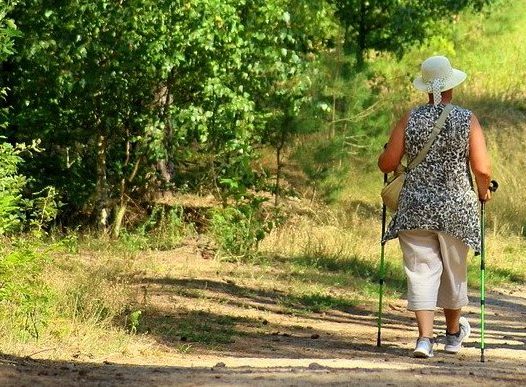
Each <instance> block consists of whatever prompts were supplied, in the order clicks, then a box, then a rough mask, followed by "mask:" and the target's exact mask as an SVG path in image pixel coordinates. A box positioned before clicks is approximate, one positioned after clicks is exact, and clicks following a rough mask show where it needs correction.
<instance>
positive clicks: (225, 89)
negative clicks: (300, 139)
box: [2, 0, 331, 229]
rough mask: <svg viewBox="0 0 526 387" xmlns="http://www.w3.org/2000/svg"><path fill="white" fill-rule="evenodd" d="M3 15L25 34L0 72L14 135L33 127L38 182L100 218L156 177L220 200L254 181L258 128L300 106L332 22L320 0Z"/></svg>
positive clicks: (38, 8)
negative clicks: (38, 149)
mask: <svg viewBox="0 0 526 387" xmlns="http://www.w3.org/2000/svg"><path fill="white" fill-rule="evenodd" d="M10 15H11V17H12V18H14V19H15V20H16V21H17V23H18V25H19V28H20V30H21V31H22V33H23V39H21V40H20V41H19V42H17V45H16V52H17V54H16V56H15V57H14V59H11V60H10V61H9V67H10V69H11V71H10V72H9V73H7V74H5V75H3V76H2V78H3V79H2V81H4V82H5V83H6V84H8V85H9V86H10V87H11V88H12V100H13V105H14V106H13V114H12V118H13V119H12V129H13V130H12V132H11V136H12V137H13V138H14V139H15V140H16V141H26V140H27V139H29V138H33V137H34V136H35V135H37V136H38V137H40V138H42V141H43V146H44V148H45V149H46V151H45V152H44V153H43V154H42V155H41V156H40V157H39V158H38V159H35V160H33V161H32V162H31V163H30V164H29V165H28V170H29V171H30V173H31V174H35V175H36V173H35V172H36V171H39V173H38V177H39V178H38V182H37V183H38V184H36V186H37V187H43V186H46V185H49V183H50V182H51V181H52V182H53V185H55V186H57V188H58V190H59V193H60V195H61V197H62V198H63V201H64V202H66V203H67V206H68V208H69V210H73V211H75V212H79V211H87V212H89V213H91V214H92V215H93V214H96V215H98V216H99V218H101V219H102V218H103V217H102V214H103V213H104V214H110V215H111V214H121V213H122V209H124V208H126V205H127V204H128V203H129V199H130V198H132V199H136V200H138V201H141V200H142V199H143V198H145V197H147V194H148V193H149V192H151V191H152V190H155V189H158V187H159V186H160V185H161V181H162V180H165V183H170V185H169V186H170V187H172V188H178V187H190V189H195V190H200V191H201V190H203V189H205V190H214V192H216V193H217V194H218V195H219V196H221V198H222V199H223V200H226V198H227V197H229V196H230V195H231V192H230V191H229V190H228V188H229V186H228V185H223V184H221V183H220V182H221V181H222V180H223V179H232V180H234V181H236V182H237V184H239V185H243V186H245V187H254V186H258V185H259V184H260V179H261V178H262V177H264V176H262V175H260V174H257V173H255V172H254V165H253V160H254V159H255V158H257V156H258V155H257V147H258V145H260V144H261V143H269V142H270V143H272V142H274V140H273V139H272V136H271V134H272V133H273V132H272V131H269V130H265V129H267V128H274V129H275V128H281V127H282V125H281V124H280V122H281V121H282V118H281V117H290V116H291V115H292V116H294V115H296V114H297V111H298V108H299V106H300V104H301V101H302V100H303V99H304V95H305V93H306V86H308V80H307V79H306V78H305V76H304V74H303V73H304V72H305V69H306V68H307V67H308V64H309V62H310V61H312V59H313V58H314V56H313V55H314V53H315V52H316V51H318V50H319V49H320V48H321V47H322V46H323V43H322V42H323V41H324V40H325V39H327V36H328V33H327V31H324V30H323V29H324V28H325V27H328V26H329V25H331V24H330V22H329V20H330V15H331V12H330V8H329V7H328V6H327V4H326V3H325V2H324V1H321V0H319V1H315V2H313V3H312V4H309V5H301V6H299V7H298V6H297V4H296V3H295V2H292V1H286V0H275V1H271V2H268V1H262V0H258V1H250V2H247V1H238V0H235V1H234V0H228V1H220V0H192V1H187V2H184V3H182V2H173V1H168V0H163V1H153V0H134V1H131V2H126V3H122V2H121V3H118V2H117V3H116V2H113V1H107V0H105V1H102V2H100V1H99V2H96V3H93V2H87V1H81V2H66V3H62V4H60V5H58V6H53V7H52V8H51V7H49V6H48V4H47V2H45V1H42V0H21V1H20V3H19V4H18V5H17V7H16V8H15V9H14V10H13V11H12V12H11V13H10ZM285 128H286V127H285ZM15 129H16V130H15ZM287 131H288V129H287ZM42 171H44V173H42ZM36 189H40V188H36ZM110 217H111V216H110ZM115 218H116V219H122V217H119V215H115ZM115 227H116V228H117V229H118V228H119V227H120V226H119V225H115Z"/></svg>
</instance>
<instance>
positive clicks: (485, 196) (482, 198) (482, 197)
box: [479, 188, 491, 203]
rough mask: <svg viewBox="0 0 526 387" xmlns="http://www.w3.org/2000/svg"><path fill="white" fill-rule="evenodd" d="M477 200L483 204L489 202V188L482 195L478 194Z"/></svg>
mask: <svg viewBox="0 0 526 387" xmlns="http://www.w3.org/2000/svg"><path fill="white" fill-rule="evenodd" d="M479 200H480V201H481V202H484V203H485V202H487V201H489V200H491V191H490V190H489V188H488V190H487V191H486V193H484V194H483V195H480V193H479Z"/></svg>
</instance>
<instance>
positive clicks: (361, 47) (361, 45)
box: [356, 0, 367, 70]
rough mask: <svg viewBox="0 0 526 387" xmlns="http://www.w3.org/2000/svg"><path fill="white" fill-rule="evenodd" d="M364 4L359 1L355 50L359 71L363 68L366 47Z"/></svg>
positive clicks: (362, 0) (362, 1)
mask: <svg viewBox="0 0 526 387" xmlns="http://www.w3.org/2000/svg"><path fill="white" fill-rule="evenodd" d="M366 13H367V10H366V4H365V0H361V1H360V27H359V29H358V48H357V50H356V67H357V68H358V69H359V70H361V69H363V66H364V63H365V61H364V55H365V49H366V45H367V39H366V37H367V31H366V29H365V23H366V20H365V18H366Z"/></svg>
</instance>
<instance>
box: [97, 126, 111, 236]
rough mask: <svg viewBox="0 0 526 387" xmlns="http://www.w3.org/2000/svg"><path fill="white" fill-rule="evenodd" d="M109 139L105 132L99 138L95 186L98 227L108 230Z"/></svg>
mask: <svg viewBox="0 0 526 387" xmlns="http://www.w3.org/2000/svg"><path fill="white" fill-rule="evenodd" d="M107 150H108V139H107V138H106V136H104V135H103V134H100V135H99V138H98V140H97V184H96V188H95V211H96V219H97V228H99V229H100V230H102V231H104V232H106V231H107V226H108V217H109V213H108V182H107V171H106V155H107Z"/></svg>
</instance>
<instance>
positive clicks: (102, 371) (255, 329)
mask: <svg viewBox="0 0 526 387" xmlns="http://www.w3.org/2000/svg"><path fill="white" fill-rule="evenodd" d="M167 254H168V253H166V254H164V255H158V256H157V257H155V259H157V261H154V262H153V263H154V264H157V265H158V266H160V267H163V265H167V266H166V267H169V266H170V265H175V264H176V263H175V261H174V260H172V259H171V258H170V255H169V254H168V255H167ZM170 254H171V253H170ZM178 254H179V258H180V259H178V260H177V262H184V265H188V264H189V261H191V260H196V261H195V262H204V260H203V258H202V257H200V256H196V255H195V254H193V253H192V252H190V251H187V252H186V253H185V252H184V251H180V252H178ZM185 254H186V255H185ZM181 257H183V258H181ZM145 259H148V260H149V262H150V263H151V262H152V261H151V260H152V257H151V256H150V257H145ZM199 260H200V261H199ZM207 262H208V263H207V264H206V267H207V269H206V270H201V271H199V270H197V271H194V272H192V273H188V277H186V278H181V276H180V273H179V274H178V278H175V277H174V276H173V275H172V274H170V273H169V272H166V273H165V274H164V275H161V274H159V272H158V274H155V275H154V274H152V273H151V272H149V271H148V270H145V271H144V272H143V273H142V274H141V275H139V276H138V277H137V278H136V281H137V284H136V286H137V288H138V289H147V291H145V292H147V294H146V293H145V294H144V295H143V296H144V298H147V299H148V300H147V302H148V307H147V308H146V309H145V312H144V314H145V316H144V321H143V325H144V327H143V332H142V333H141V334H140V336H141V339H143V340H146V341H148V343H149V345H150V349H151V350H150V351H144V350H142V351H135V352H134V351H128V352H127V353H119V354H113V355H108V356H106V357H105V358H104V359H91V358H90V357H89V356H84V355H82V354H80V355H79V354H74V355H73V354H63V356H62V359H58V360H57V359H54V360H51V359H46V358H45V357H46V353H45V351H43V352H41V353H38V354H34V355H33V356H29V357H15V356H11V355H2V356H0V385H2V386H57V385H58V386H64V387H65V386H135V385H137V386H145V385H152V386H172V385H181V386H202V385H206V386H221V385H257V386H269V385H272V386H274V385H279V386H281V385H284V386H296V385H301V386H319V385H345V386H348V385H360V386H361V385H371V386H399V385H400V386H407V385H449V386H461V385H462V386H464V385H488V386H500V385H503V386H505V385H509V386H512V385H513V386H517V385H526V299H525V298H524V295H525V294H526V293H525V291H524V290H525V289H524V288H515V289H511V288H507V289H501V290H494V291H492V292H488V294H487V309H486V311H487V313H486V324H487V325H486V353H485V355H486V359H485V360H486V361H485V362H484V363H482V362H481V361H480V349H479V314H478V313H479V306H478V305H479V298H478V295H477V294H475V293H473V294H472V295H471V305H470V306H469V307H468V308H466V309H465V312H466V316H467V317H468V319H469V320H470V322H471V324H472V328H473V332H472V336H471V337H470V338H469V339H468V340H467V342H466V344H465V348H464V349H463V350H462V351H461V352H460V353H459V354H457V355H449V354H446V353H444V352H443V351H442V348H443V344H438V345H437V346H436V347H435V357H434V358H431V359H426V360H422V359H413V358H412V357H411V356H410V355H411V350H412V348H413V345H414V339H415V335H416V333H415V326H414V321H413V318H412V314H411V313H410V312H407V311H406V310H405V301H404V300H399V301H398V300H396V301H393V300H389V301H387V302H386V303H385V305H384V306H385V308H384V310H385V313H384V326H383V329H382V346H381V347H377V346H376V337H377V327H376V305H375V303H374V302H373V301H372V302H371V303H370V304H367V305H363V306H361V307H354V308H348V309H346V310H330V311H325V312H320V313H314V312H306V313H301V314H298V313H289V312H288V311H287V310H286V309H284V308H283V307H282V306H281V305H280V304H279V302H278V299H279V293H280V292H279V291H278V290H261V289H259V290H254V289H252V291H247V289H244V288H243V284H242V283H234V282H233V281H232V280H231V279H227V280H221V279H220V278H215V277H213V276H212V274H211V273H212V272H213V271H214V270H216V267H215V266H214V265H215V264H214V263H211V262H213V261H207ZM181 264H182V263H181ZM161 272H162V270H161ZM181 288H184V289H185V291H186V293H184V292H181ZM192 292H194V293H196V292H197V293H198V297H197V296H196V297H194V298H192V297H191V296H192V294H194V293H192ZM194 296H195V294H194ZM189 315H193V317H194V320H189V321H190V322H192V321H193V322H194V324H195V323H198V322H199V319H203V320H205V321H208V322H210V323H217V324H219V328H221V324H226V325H225V329H227V328H228V329H229V330H230V331H231V333H232V334H231V336H229V337H227V339H226V340H224V341H223V342H220V341H219V342H215V343H212V344H210V343H207V344H202V343H199V342H193V341H192V340H191V338H185V337H181V336H174V335H170V329H167V328H166V327H169V326H170V325H171V324H173V325H174V326H175V325H177V324H180V322H181V319H184V318H186V317H188V316H189ZM225 316H226V317H228V319H227V320H223V318H225ZM195 318H197V320H196V319H195ZM163 324H164V325H163ZM161 326H162V327H163V329H160V327H161ZM210 327H211V328H210V329H215V328H214V325H210ZM436 331H437V332H438V333H440V332H443V331H444V321H443V318H442V316H440V315H438V316H437V330H436ZM205 333H206V334H211V333H210V332H203V334H205ZM439 339H440V337H439Z"/></svg>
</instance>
